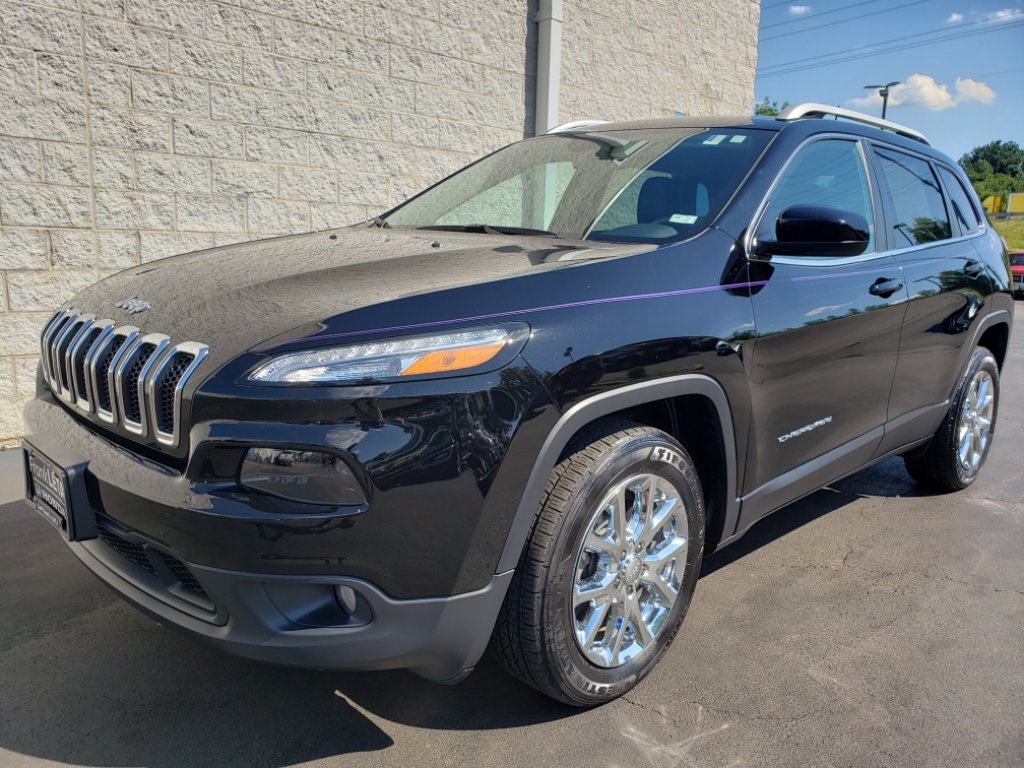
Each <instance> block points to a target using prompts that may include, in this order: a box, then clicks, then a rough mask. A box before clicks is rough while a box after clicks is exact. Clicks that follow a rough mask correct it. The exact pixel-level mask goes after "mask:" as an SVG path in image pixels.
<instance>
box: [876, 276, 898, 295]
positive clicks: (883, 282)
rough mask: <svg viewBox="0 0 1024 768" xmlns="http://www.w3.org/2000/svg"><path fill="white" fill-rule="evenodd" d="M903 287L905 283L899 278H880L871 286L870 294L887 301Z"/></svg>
mask: <svg viewBox="0 0 1024 768" xmlns="http://www.w3.org/2000/svg"><path fill="white" fill-rule="evenodd" d="M902 287H903V281H902V280H900V279H899V278H889V277H880V278H878V279H877V280H875V282H873V283H872V284H871V287H870V288H868V292H869V293H871V294H873V295H875V296H881V297H882V298H883V299H887V298H889V297H890V296H892V295H893V294H894V293H896V291H898V290H899V289H900V288H902Z"/></svg>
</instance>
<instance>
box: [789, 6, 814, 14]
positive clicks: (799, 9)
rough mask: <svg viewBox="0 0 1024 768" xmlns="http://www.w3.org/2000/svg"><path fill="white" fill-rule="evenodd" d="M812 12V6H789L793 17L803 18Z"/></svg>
mask: <svg viewBox="0 0 1024 768" xmlns="http://www.w3.org/2000/svg"><path fill="white" fill-rule="evenodd" d="M810 12H811V6H809V5H791V6H789V13H790V15H791V16H803V15H805V14H808V13H810Z"/></svg>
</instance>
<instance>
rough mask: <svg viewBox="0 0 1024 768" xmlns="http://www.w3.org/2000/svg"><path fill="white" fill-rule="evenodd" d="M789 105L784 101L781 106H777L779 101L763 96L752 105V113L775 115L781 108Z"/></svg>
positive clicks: (763, 115) (767, 115)
mask: <svg viewBox="0 0 1024 768" xmlns="http://www.w3.org/2000/svg"><path fill="white" fill-rule="evenodd" d="M788 106H789V102H788V101H784V102H783V103H782V106H781V107H780V106H779V102H777V101H772V100H771V99H769V98H768V97H767V96H765V97H764V98H763V99H761V101H759V102H757V104H755V105H754V114H755V115H758V116H759V117H775V115H777V114H779V112H781V111H782V110H784V109H785V108H786V107H788Z"/></svg>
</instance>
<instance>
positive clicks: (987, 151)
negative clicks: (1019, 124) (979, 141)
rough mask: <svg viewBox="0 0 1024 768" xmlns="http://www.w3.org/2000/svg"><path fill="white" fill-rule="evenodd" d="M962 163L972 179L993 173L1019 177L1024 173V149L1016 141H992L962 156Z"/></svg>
mask: <svg viewBox="0 0 1024 768" xmlns="http://www.w3.org/2000/svg"><path fill="white" fill-rule="evenodd" d="M960 165H961V166H963V169H964V170H965V171H967V176H968V177H969V178H970V179H971V180H972V181H973V180H974V178H975V177H981V176H989V175H991V174H993V173H1004V174H1006V175H1007V176H1013V177H1019V176H1020V175H1021V174H1022V173H1024V149H1021V148H1020V146H1019V145H1018V144H1017V142H1015V141H992V142H989V143H988V144H985V145H984V146H981V147H975V148H974V149H972V150H971V151H970V152H968V153H967V154H966V155H964V156H963V157H961V158H960Z"/></svg>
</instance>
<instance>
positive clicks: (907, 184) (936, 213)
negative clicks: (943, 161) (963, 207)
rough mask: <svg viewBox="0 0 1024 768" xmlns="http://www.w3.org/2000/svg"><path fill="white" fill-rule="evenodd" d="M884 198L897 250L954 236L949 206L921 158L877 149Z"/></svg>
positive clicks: (892, 238)
mask: <svg viewBox="0 0 1024 768" xmlns="http://www.w3.org/2000/svg"><path fill="white" fill-rule="evenodd" d="M875 154H876V156H877V157H878V169H879V171H880V175H881V177H882V178H881V185H882V196H883V198H885V199H886V200H887V202H888V204H889V211H890V215H891V216H892V217H893V220H892V221H890V222H889V227H890V233H891V234H890V240H891V242H892V246H893V247H894V248H907V247H909V246H912V245H922V244H924V243H932V242H935V241H936V240H948V239H949V238H950V237H952V230H951V228H950V225H949V216H947V215H946V204H945V201H944V200H943V198H942V191H941V188H940V187H939V181H938V179H936V178H935V174H934V173H932V167H931V166H930V165H929V164H928V163H926V162H925V161H924V160H921V159H920V158H917V157H913V156H912V155H905V154H903V153H902V152H895V151H892V150H888V149H876V150H875Z"/></svg>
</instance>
